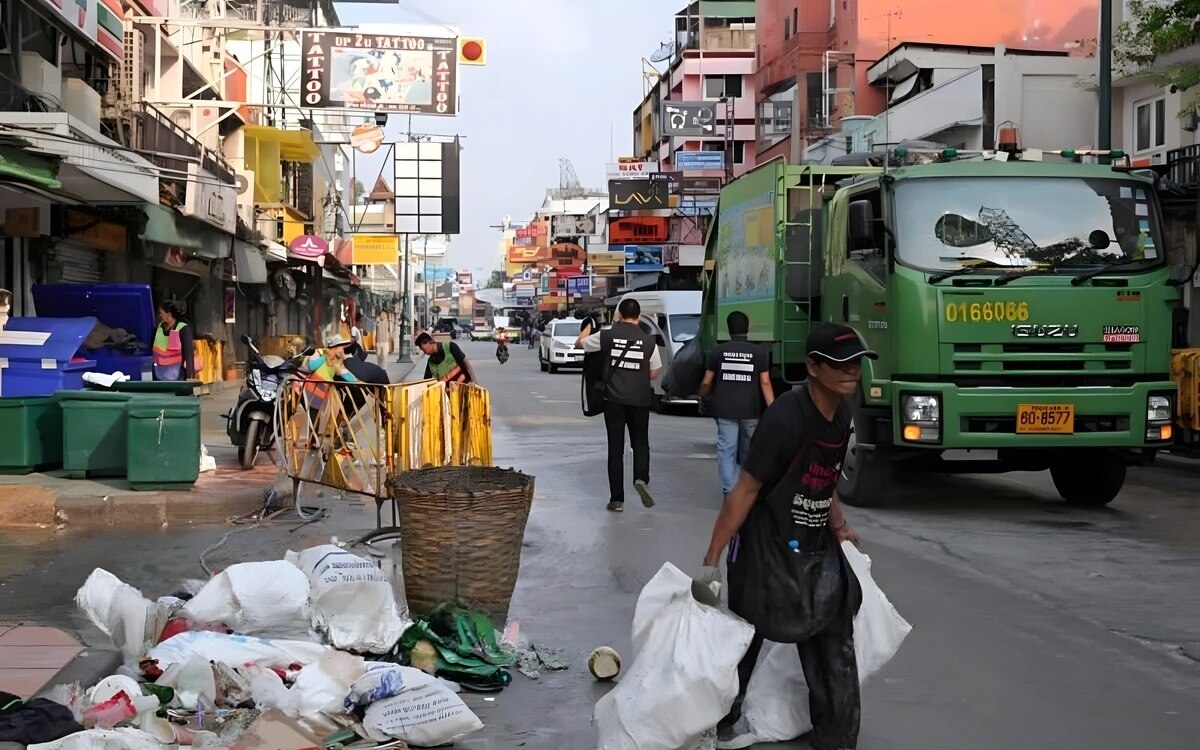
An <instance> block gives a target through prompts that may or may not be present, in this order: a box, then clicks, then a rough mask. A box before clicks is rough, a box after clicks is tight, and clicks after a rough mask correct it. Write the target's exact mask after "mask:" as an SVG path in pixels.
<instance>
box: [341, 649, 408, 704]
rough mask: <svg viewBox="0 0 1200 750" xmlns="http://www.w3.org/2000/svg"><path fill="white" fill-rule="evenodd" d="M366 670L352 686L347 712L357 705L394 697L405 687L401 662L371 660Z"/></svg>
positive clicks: (347, 700) (347, 699)
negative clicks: (390, 662) (391, 662)
mask: <svg viewBox="0 0 1200 750" xmlns="http://www.w3.org/2000/svg"><path fill="white" fill-rule="evenodd" d="M366 667H367V668H366V672H364V673H363V676H362V677H360V678H358V679H357V680H355V682H354V684H353V685H351V686H350V694H349V695H348V696H347V697H346V704H345V709H346V713H350V712H352V711H353V710H354V708H355V706H366V705H370V704H372V703H374V702H376V701H381V700H383V699H384V698H393V697H395V696H397V695H399V694H400V691H401V690H403V689H404V671H403V668H402V667H401V666H400V665H399V664H389V663H387V662H381V661H369V662H367V665H366Z"/></svg>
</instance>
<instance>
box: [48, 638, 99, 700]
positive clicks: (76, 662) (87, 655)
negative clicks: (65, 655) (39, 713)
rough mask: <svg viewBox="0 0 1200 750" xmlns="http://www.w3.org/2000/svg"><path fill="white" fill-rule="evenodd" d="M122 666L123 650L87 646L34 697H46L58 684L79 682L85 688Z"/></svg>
mask: <svg viewBox="0 0 1200 750" xmlns="http://www.w3.org/2000/svg"><path fill="white" fill-rule="evenodd" d="M120 667H121V652H120V651H116V650H114V649H101V648H85V649H83V650H82V651H80V652H79V653H78V654H76V656H75V658H74V659H72V660H71V661H70V663H68V664H67V665H66V666H65V667H63V668H62V669H60V670H59V671H58V673H57V674H56V675H54V677H52V678H51V679H50V681H49V682H47V683H46V684H45V685H43V686H42V688H41V690H38V691H37V693H36V694H35V696H34V697H38V698H44V697H46V694H47V693H49V692H50V691H51V690H53V689H54V687H55V686H56V685H63V684H70V683H72V682H78V683H79V684H80V685H81V686H82V687H83V689H84V690H86V689H88V688H90V687H91V686H93V685H95V684H96V683H97V682H100V680H103V679H104V678H105V677H111V676H112V675H114V674H116V673H117V670H118V669H119V668H120Z"/></svg>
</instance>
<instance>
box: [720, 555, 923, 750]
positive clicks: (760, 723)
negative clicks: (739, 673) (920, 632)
mask: <svg viewBox="0 0 1200 750" xmlns="http://www.w3.org/2000/svg"><path fill="white" fill-rule="evenodd" d="M842 551H843V552H844V553H845V555H846V559H847V560H848V561H849V563H850V567H851V568H852V569H853V570H854V574H855V575H857V576H858V582H859V585H860V586H861V587H862V593H863V599H862V606H861V607H860V608H859V610H858V614H857V615H856V616H855V618H854V654H855V660H856V661H857V662H858V679H859V681H860V682H865V681H866V680H867V679H868V678H869V677H871V676H872V675H874V674H875V673H876V672H878V671H879V670H880V669H882V668H883V666H884V665H885V664H887V663H888V662H889V661H891V659H892V657H893V656H895V655H896V652H897V651H899V650H900V644H902V643H903V642H904V639H905V638H906V637H907V636H908V634H909V632H910V631H911V630H912V625H910V624H908V622H907V621H906V620H905V619H904V618H903V617H901V616H900V613H899V612H897V611H896V608H895V607H893V606H892V603H891V602H890V601H888V598H887V596H885V595H884V593H883V591H882V590H881V589H880V588H879V585H878V584H876V583H875V579H874V578H872V577H871V558H869V557H867V556H866V555H864V554H863V553H862V552H860V551H859V550H858V548H857V547H855V546H854V545H853V544H851V543H850V542H843V543H842ZM811 729H812V717H811V716H810V715H809V712H808V685H807V684H806V683H805V681H804V670H803V668H802V667H801V666H800V655H799V654H798V653H797V652H796V647H795V645H793V644H790V643H788V644H781V643H771V642H770V641H768V642H766V643H764V644H763V648H762V651H761V652H760V654H759V657H758V664H757V665H755V667H754V673H753V674H752V675H751V677H750V684H749V685H747V686H746V699H745V701H744V702H743V703H742V718H741V719H740V720H739V721H738V723H737V724H736V725H735V726H734V733H735V734H736V735H737V736H736V738H735V739H733V740H730V741H729V742H723V743H721V748H723V750H738V748H745V747H750V746H751V745H755V744H759V743H770V742H787V741H790V740H793V739H795V738H797V737H800V736H801V735H803V734H804V733H806V732H808V731H809V730H811Z"/></svg>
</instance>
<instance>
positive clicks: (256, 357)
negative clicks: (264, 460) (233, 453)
mask: <svg viewBox="0 0 1200 750" xmlns="http://www.w3.org/2000/svg"><path fill="white" fill-rule="evenodd" d="M242 343H243V344H245V345H246V346H247V347H249V348H250V354H249V357H248V359H247V361H246V370H247V372H246V382H245V383H244V384H243V385H242V390H241V393H239V394H238V400H237V405H236V406H234V407H233V410H232V411H231V412H229V413H228V414H226V415H225V417H226V419H227V420H228V424H227V426H226V433H227V434H228V435H229V439H230V440H231V441H232V442H233V444H234V445H235V446H237V449H238V462H239V463H241V465H242V468H243V469H252V468H254V462H255V460H256V459H257V458H258V453H259V451H261V450H269V449H270V448H271V447H272V446H274V445H275V404H276V402H277V400H278V399H279V394H280V392H281V391H282V390H283V386H284V382H285V381H286V380H287V376H288V375H289V374H290V373H293V372H296V371H297V370H298V369H299V364H298V363H297V361H292V360H285V359H283V358H282V357H276V356H274V355H272V354H268V355H266V356H264V355H263V354H262V353H260V352H259V351H258V347H256V346H255V345H254V341H253V340H252V339H251V338H250V337H249V336H242Z"/></svg>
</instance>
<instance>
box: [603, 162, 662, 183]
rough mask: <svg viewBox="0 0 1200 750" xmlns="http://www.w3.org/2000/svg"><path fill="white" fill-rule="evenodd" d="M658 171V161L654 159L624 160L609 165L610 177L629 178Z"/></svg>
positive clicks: (617, 178) (613, 178) (612, 178)
mask: <svg viewBox="0 0 1200 750" xmlns="http://www.w3.org/2000/svg"><path fill="white" fill-rule="evenodd" d="M657 171H658V162H653V161H623V162H619V163H617V164H609V165H608V169H607V172H608V179H610V180H629V179H637V178H639V177H645V176H646V175H649V174H654V173H655V172H657Z"/></svg>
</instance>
